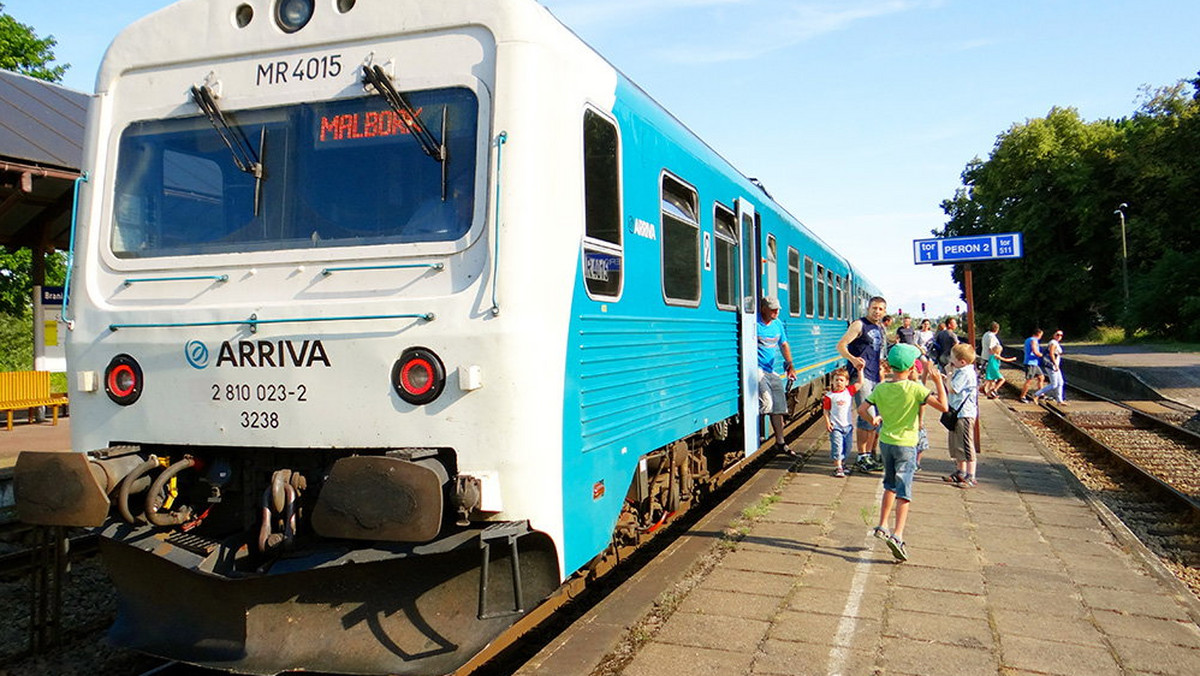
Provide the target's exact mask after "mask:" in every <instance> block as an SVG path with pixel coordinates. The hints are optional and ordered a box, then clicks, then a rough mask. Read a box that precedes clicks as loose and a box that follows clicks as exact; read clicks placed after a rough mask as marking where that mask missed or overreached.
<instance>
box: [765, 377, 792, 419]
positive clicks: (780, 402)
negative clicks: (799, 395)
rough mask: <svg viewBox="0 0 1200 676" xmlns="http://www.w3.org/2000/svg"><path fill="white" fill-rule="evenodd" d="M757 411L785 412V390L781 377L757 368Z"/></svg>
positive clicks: (767, 412) (768, 412)
mask: <svg viewBox="0 0 1200 676" xmlns="http://www.w3.org/2000/svg"><path fill="white" fill-rule="evenodd" d="M758 413H759V415H767V414H772V415H773V414H777V413H787V392H786V391H785V390H784V389H783V378H780V377H779V376H778V375H777V374H775V373H772V372H770V371H763V370H762V369H759V370H758Z"/></svg>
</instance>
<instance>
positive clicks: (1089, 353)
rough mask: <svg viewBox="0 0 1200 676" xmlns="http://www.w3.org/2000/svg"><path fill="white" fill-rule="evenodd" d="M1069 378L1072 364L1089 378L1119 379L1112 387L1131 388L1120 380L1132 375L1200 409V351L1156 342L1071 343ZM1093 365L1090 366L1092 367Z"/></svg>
mask: <svg viewBox="0 0 1200 676" xmlns="http://www.w3.org/2000/svg"><path fill="white" fill-rule="evenodd" d="M1064 349H1065V351H1064V354H1063V357H1064V359H1066V360H1067V362H1068V366H1067V367H1066V372H1067V379H1068V381H1069V380H1070V378H1071V377H1072V375H1073V374H1072V370H1073V369H1072V366H1073V365H1074V366H1076V368H1078V369H1080V370H1079V371H1078V375H1079V376H1081V377H1083V378H1085V379H1090V380H1097V379H1098V380H1101V381H1105V380H1108V379H1110V378H1114V377H1115V378H1116V380H1114V381H1113V386H1112V389H1116V390H1120V391H1130V390H1131V389H1132V388H1131V387H1129V386H1128V384H1126V383H1123V382H1121V380H1120V377H1121V376H1122V375H1123V374H1129V375H1132V376H1133V377H1135V378H1136V379H1137V380H1138V381H1140V382H1141V383H1142V384H1144V385H1145V386H1146V387H1147V388H1148V389H1150V390H1153V391H1154V392H1157V393H1158V394H1159V395H1160V396H1161V397H1162V398H1164V399H1168V400H1172V401H1175V402H1178V403H1181V404H1184V405H1186V406H1188V407H1190V408H1192V409H1197V410H1200V353H1198V352H1176V351H1169V350H1167V349H1166V348H1156V347H1155V346H1153V345H1146V346H1139V345H1072V344H1070V343H1068V344H1066V345H1065V346H1064ZM1089 367H1091V368H1089Z"/></svg>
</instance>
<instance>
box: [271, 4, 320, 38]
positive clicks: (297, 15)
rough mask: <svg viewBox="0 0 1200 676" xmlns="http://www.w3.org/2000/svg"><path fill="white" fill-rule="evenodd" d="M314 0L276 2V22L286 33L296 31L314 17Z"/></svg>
mask: <svg viewBox="0 0 1200 676" xmlns="http://www.w3.org/2000/svg"><path fill="white" fill-rule="evenodd" d="M312 15H313V0H278V2H276V3H275V23H277V24H279V27H280V28H282V29H283V32H285V33H295V32H296V31H298V30H300V29H301V28H304V26H305V25H306V24H307V23H308V22H309V20H311V19H312Z"/></svg>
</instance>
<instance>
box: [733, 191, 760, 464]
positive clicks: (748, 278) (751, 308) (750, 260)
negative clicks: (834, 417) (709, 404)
mask: <svg viewBox="0 0 1200 676" xmlns="http://www.w3.org/2000/svg"><path fill="white" fill-rule="evenodd" d="M737 219H738V234H739V236H740V237H741V246H740V247H739V248H740V249H741V252H742V255H741V272H742V274H741V296H740V297H741V299H742V304H741V305H742V306H741V311H740V312H738V340H739V345H740V347H739V355H740V357H741V359H740V361H741V378H742V398H741V412H742V421H743V424H742V448H743V449H744V451H745V453H746V455H751V454H753V453H754V452H755V451H756V450H758V440H759V438H760V435H759V430H758V423H759V419H760V416H759V415H758V328H757V327H758V297H759V295H760V290H759V288H758V280H759V279H761V278H762V277H761V276H760V275H759V273H758V267H759V265H758V263H759V256H758V224H757V219H756V218H755V217H754V205H753V204H751V203H750V202H748V201H747V200H746V199H744V198H739V199H738V200H737Z"/></svg>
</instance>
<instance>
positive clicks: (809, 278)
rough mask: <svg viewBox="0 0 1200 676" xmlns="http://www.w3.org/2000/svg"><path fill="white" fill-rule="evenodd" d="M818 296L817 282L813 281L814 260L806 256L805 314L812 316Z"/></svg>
mask: <svg viewBox="0 0 1200 676" xmlns="http://www.w3.org/2000/svg"><path fill="white" fill-rule="evenodd" d="M816 297H817V287H816V283H815V282H814V281H813V261H812V259H811V258H809V257H808V256H805V257H804V314H805V316H807V317H812V316H813V312H814V310H815V308H814V307H813V303H814V302H815V300H816Z"/></svg>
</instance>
